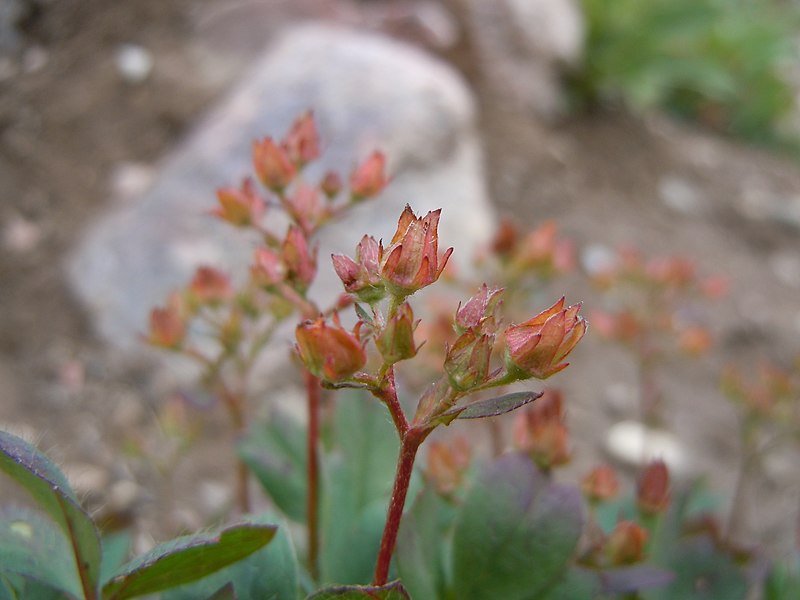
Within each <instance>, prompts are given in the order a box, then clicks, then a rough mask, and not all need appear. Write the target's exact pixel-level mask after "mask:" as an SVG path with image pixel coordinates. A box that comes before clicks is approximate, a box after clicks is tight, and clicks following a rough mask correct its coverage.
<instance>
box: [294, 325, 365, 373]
mask: <svg viewBox="0 0 800 600" xmlns="http://www.w3.org/2000/svg"><path fill="white" fill-rule="evenodd" d="M295 334H296V338H297V349H298V352H299V353H300V358H301V359H302V361H303V364H305V366H306V368H307V369H308V370H309V371H310V372H311V373H312V374H313V375H315V376H317V377H319V378H320V379H324V380H325V381H330V382H333V383H337V382H341V381H345V380H347V379H349V378H350V377H352V375H353V374H354V373H356V372H357V371H358V370H359V369H361V368H362V367H363V366H364V365H365V364H366V362H367V356H366V353H365V352H364V348H362V347H361V343H360V342H359V341H358V339H357V338H356V337H355V336H354V335H353V334H352V333H350V332H349V331H347V330H345V329H344V328H343V327H342V326H341V324H340V323H338V319H336V318H335V319H334V323H333V325H330V324H328V323H326V322H325V319H323V318H322V317H320V318H319V319H317V320H316V321H304V322H302V323H300V325H298V326H297V330H296V332H295Z"/></svg>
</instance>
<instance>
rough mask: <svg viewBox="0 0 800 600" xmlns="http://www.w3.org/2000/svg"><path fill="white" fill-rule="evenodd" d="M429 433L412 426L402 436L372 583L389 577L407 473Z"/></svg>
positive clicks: (408, 481)
mask: <svg viewBox="0 0 800 600" xmlns="http://www.w3.org/2000/svg"><path fill="white" fill-rule="evenodd" d="M429 433H430V430H428V429H418V428H416V427H412V428H410V429H408V430H407V431H406V433H405V435H403V436H402V440H401V442H400V455H399V457H398V459H397V471H396V472H395V476H394V487H393V488H392V498H391V500H390V501H389V510H388V512H387V514H386V525H384V528H383V537H382V538H381V548H380V551H379V552H378V561H377V563H376V565H375V576H374V577H373V580H372V583H373V585H376V586H380V585H385V584H386V582H387V580H388V578H389V565H390V564H391V562H392V554H393V553H394V547H395V544H396V543H397V532H398V530H399V529H400V520H401V518H402V517H403V507H404V506H405V503H406V495H407V494H408V484H409V483H410V481H411V473H412V472H413V470H414V460H415V459H416V457H417V450H419V447H420V444H422V442H423V441H424V440H425V438H426V437H427V436H428V434H429Z"/></svg>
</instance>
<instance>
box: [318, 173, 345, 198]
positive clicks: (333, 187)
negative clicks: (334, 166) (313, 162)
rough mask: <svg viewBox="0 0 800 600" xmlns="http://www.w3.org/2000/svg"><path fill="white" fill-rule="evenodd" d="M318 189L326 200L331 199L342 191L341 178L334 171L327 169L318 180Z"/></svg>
mask: <svg viewBox="0 0 800 600" xmlns="http://www.w3.org/2000/svg"><path fill="white" fill-rule="evenodd" d="M319 189H320V190H322V193H323V194H325V197H326V198H327V199H328V200H333V199H334V198H335V197H336V196H338V195H339V192H341V191H342V178H341V177H339V174H338V173H336V172H335V171H328V172H327V173H325V176H324V177H323V178H322V181H320V182H319Z"/></svg>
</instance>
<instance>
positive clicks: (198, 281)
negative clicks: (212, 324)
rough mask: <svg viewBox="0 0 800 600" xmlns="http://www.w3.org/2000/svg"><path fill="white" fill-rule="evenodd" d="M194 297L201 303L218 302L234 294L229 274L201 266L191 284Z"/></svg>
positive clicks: (190, 290)
mask: <svg viewBox="0 0 800 600" xmlns="http://www.w3.org/2000/svg"><path fill="white" fill-rule="evenodd" d="M189 293H190V294H191V296H192V299H194V300H195V301H197V302H199V303H201V304H218V303H220V302H224V301H225V300H228V299H229V298H230V297H231V296H233V287H231V281H230V279H229V278H228V276H227V275H226V274H225V273H223V272H222V271H218V270H217V269H214V268H212V267H200V268H199V269H197V271H196V272H195V274H194V277H193V278H192V282H191V283H190V284H189Z"/></svg>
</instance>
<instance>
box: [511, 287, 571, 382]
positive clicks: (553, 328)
mask: <svg viewBox="0 0 800 600" xmlns="http://www.w3.org/2000/svg"><path fill="white" fill-rule="evenodd" d="M580 308H581V305H580V304H574V305H572V306H570V307H568V308H564V298H563V297H562V298H561V299H560V300H559V301H558V302H556V303H555V304H554V305H553V306H551V307H550V308H548V309H547V310H546V311H544V312H542V313H540V314H538V315H536V316H535V317H533V318H532V319H531V320H529V321H526V322H525V323H522V324H520V325H512V326H510V327H509V328H507V329H506V331H505V338H506V344H507V349H508V351H507V355H506V367H507V368H508V369H509V372H512V373H518V378H519V379H525V378H528V377H536V378H537V379H547V378H548V377H550V376H552V375H554V374H556V373H558V372H559V371H561V370H562V369H565V368H566V367H567V365H568V364H569V363H562V362H561V361H562V360H563V359H564V358H566V356H567V355H568V354H569V353H570V352H572V350H573V349H574V348H575V346H576V345H577V343H578V342H579V341H580V340H581V338H582V337H583V335H584V334H585V333H586V320H585V319H584V318H583V317H579V316H578V311H579V310H580Z"/></svg>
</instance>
